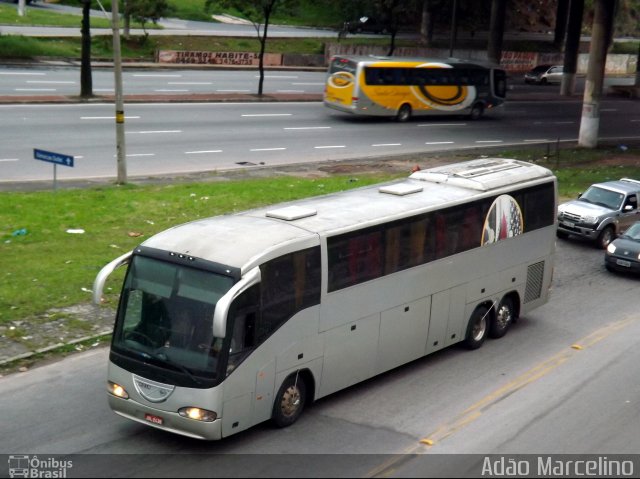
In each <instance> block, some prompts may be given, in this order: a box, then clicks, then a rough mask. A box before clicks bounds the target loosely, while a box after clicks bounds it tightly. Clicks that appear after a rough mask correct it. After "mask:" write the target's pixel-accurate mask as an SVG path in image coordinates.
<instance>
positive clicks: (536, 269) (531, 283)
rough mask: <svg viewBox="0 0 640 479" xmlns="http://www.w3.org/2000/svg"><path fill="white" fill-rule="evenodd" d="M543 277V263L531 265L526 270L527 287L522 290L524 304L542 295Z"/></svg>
mask: <svg viewBox="0 0 640 479" xmlns="http://www.w3.org/2000/svg"><path fill="white" fill-rule="evenodd" d="M543 277H544V261H540V262H539V263H536V264H532V265H530V266H529V267H528V268H527V286H526V288H525V290H524V302H525V303H528V302H529V301H533V300H534V299H538V298H539V297H540V294H541V293H542V278H543Z"/></svg>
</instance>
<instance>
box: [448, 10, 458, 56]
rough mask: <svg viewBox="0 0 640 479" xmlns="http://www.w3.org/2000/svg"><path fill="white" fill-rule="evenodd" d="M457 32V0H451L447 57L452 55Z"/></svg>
mask: <svg viewBox="0 0 640 479" xmlns="http://www.w3.org/2000/svg"><path fill="white" fill-rule="evenodd" d="M457 34H458V0H453V14H452V15H451V39H450V40H449V57H450V58H452V57H453V49H454V48H455V45H456V36H457Z"/></svg>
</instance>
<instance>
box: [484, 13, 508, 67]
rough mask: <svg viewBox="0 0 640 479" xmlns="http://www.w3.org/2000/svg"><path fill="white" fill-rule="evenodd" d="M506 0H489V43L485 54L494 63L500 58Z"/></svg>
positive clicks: (497, 63)
mask: <svg viewBox="0 0 640 479" xmlns="http://www.w3.org/2000/svg"><path fill="white" fill-rule="evenodd" d="M506 9H507V0H491V23H490V26H489V45H488V47H487V56H488V57H489V60H490V61H492V62H494V63H495V64H496V65H500V60H501V59H502V41H503V37H504V24H505V16H506V15H505V14H506Z"/></svg>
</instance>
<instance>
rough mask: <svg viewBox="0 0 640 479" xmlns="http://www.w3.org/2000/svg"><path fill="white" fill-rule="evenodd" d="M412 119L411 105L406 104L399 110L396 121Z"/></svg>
mask: <svg viewBox="0 0 640 479" xmlns="http://www.w3.org/2000/svg"><path fill="white" fill-rule="evenodd" d="M409 118H411V105H409V104H407V103H405V104H404V105H402V106H401V107H400V109H399V110H398V114H397V115H396V120H398V121H399V122H405V121H409Z"/></svg>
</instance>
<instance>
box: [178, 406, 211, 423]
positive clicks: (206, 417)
mask: <svg viewBox="0 0 640 479" xmlns="http://www.w3.org/2000/svg"><path fill="white" fill-rule="evenodd" d="M178 414H180V415H181V416H182V417H186V418H189V419H194V420H196V421H203V422H213V421H215V420H216V418H217V417H218V415H217V414H216V413H215V412H213V411H207V410H206V409H201V408H199V407H183V408H180V409H178Z"/></svg>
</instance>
